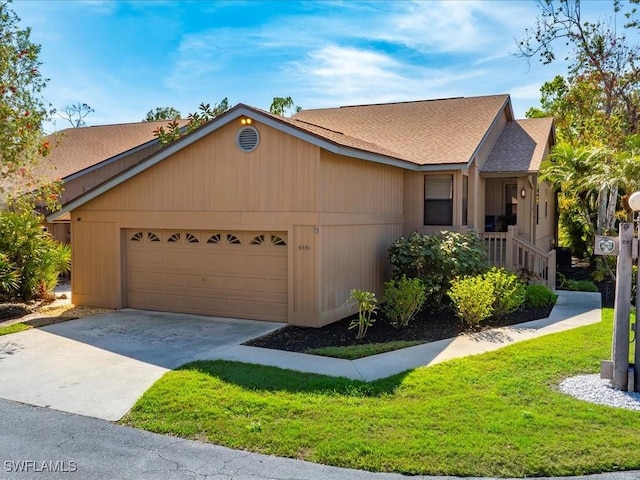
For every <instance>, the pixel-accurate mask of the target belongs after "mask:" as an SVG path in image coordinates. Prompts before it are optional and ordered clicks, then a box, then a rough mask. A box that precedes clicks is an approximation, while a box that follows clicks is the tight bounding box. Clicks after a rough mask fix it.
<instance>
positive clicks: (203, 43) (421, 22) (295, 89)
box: [12, 0, 612, 130]
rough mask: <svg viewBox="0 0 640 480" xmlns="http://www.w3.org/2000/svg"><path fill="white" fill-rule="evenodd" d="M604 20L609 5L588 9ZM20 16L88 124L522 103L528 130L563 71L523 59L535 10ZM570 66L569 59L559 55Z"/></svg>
mask: <svg viewBox="0 0 640 480" xmlns="http://www.w3.org/2000/svg"><path fill="white" fill-rule="evenodd" d="M583 5H584V7H583V8H584V10H585V13H586V14H587V15H588V16H587V18H589V16H590V17H591V18H593V19H595V18H596V17H597V16H599V15H602V14H609V12H611V11H612V8H611V2H610V1H598V2H596V1H592V2H584V4H583ZM12 8H13V10H14V11H15V12H16V13H17V14H18V15H19V16H20V17H21V19H22V22H21V25H22V26H30V27H31V28H32V40H33V41H35V42H37V43H39V44H41V45H42V52H41V57H40V58H41V61H42V62H43V66H42V71H43V73H44V75H45V76H46V77H47V78H49V79H50V81H49V84H48V86H47V88H46V91H45V96H46V99H47V100H48V101H49V102H50V103H51V104H53V106H54V107H57V108H61V107H64V106H65V105H69V104H73V103H77V102H84V103H87V104H89V105H90V106H91V107H93V108H94V110H95V112H94V113H92V114H91V115H90V116H89V117H87V124H89V125H98V124H105V123H123V122H135V121H140V120H142V119H143V118H144V116H145V114H146V112H147V111H149V110H150V109H152V108H155V107H158V106H173V107H175V108H177V109H178V110H180V111H181V112H182V114H183V115H184V116H186V114H188V113H189V112H193V111H195V110H197V107H198V105H199V104H200V103H201V102H205V103H212V104H213V103H217V102H219V101H220V99H222V98H224V97H228V98H229V101H230V103H231V104H232V105H235V104H237V103H240V102H241V103H246V104H249V105H253V106H256V107H260V108H264V109H268V108H269V105H270V104H271V100H272V98H273V97H274V96H291V97H293V99H294V101H295V103H296V104H297V105H299V106H301V107H303V108H319V107H333V106H340V105H353V104H362V103H380V102H392V101H406V100H418V99H430V98H445V97H452V96H474V95H488V94H497V93H510V94H511V95H512V99H513V104H514V110H515V113H516V116H518V117H522V116H524V112H525V111H526V109H527V108H529V107H530V106H533V105H537V103H538V99H539V88H540V85H542V83H543V82H545V81H547V80H551V79H552V78H553V76H554V75H556V74H558V73H560V74H563V73H564V72H565V70H566V66H565V65H564V64H563V63H562V62H558V63H556V64H553V65H547V66H544V65H542V64H541V63H540V62H538V61H537V60H535V61H532V62H531V64H530V65H528V64H527V62H525V61H524V60H522V59H518V58H516V57H515V56H513V53H514V52H515V50H516V46H515V39H520V38H522V37H523V36H524V31H525V28H526V27H532V26H534V23H535V17H536V15H537V12H538V10H537V7H536V5H535V3H534V2H533V1H526V0H519V1H507V0H500V1H471V0H467V1H461V2H456V1H420V2H412V1H409V0H405V1H392V2H383V1H373V2H359V1H346V0H345V1H333V2H331V1H320V2H312V1H301V2H296V1H293V0H291V1H275V0H273V1H265V2H259V1H251V0H250V1H217V2H210V1H192V2H188V1H151V0H149V1H134V2H128V1H99V0H91V1H89V0H87V1H80V0H76V1H56V0H50V1H32V0H18V1H16V3H14V4H12ZM559 58H562V55H559ZM67 126H68V125H65V121H64V120H61V119H58V120H57V123H56V125H55V126H53V127H52V126H49V127H48V128H47V129H48V130H53V129H54V128H59V129H61V128H66V127H67Z"/></svg>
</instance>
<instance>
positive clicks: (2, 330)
mask: <svg viewBox="0 0 640 480" xmlns="http://www.w3.org/2000/svg"><path fill="white" fill-rule="evenodd" d="M30 328H31V326H30V325H25V324H24V323H14V324H13V325H8V326H6V327H0V336H2V335H9V334H10V333H17V332H22V331H23V330H29V329H30Z"/></svg>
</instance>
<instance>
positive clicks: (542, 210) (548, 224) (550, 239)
mask: <svg viewBox="0 0 640 480" xmlns="http://www.w3.org/2000/svg"><path fill="white" fill-rule="evenodd" d="M538 191H539V204H538V223H537V225H536V236H535V241H534V244H535V246H536V247H538V248H540V249H542V250H545V251H548V250H551V249H552V248H553V247H554V245H555V235H556V225H555V223H556V216H555V212H556V203H555V201H556V196H555V194H554V193H553V190H552V189H551V187H549V185H548V184H547V183H545V182H540V183H538Z"/></svg>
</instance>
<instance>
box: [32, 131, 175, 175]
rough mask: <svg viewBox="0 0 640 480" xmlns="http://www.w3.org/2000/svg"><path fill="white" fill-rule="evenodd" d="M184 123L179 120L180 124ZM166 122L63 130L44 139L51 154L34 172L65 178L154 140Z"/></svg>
mask: <svg viewBox="0 0 640 480" xmlns="http://www.w3.org/2000/svg"><path fill="white" fill-rule="evenodd" d="M185 122H186V120H182V121H179V123H180V124H181V125H183V124H184V123H185ZM167 123H169V122H168V121H161V122H137V123H121V124H117V125H98V126H94V127H79V128H67V129H65V130H61V131H59V132H55V133H52V134H51V135H49V136H48V137H47V139H48V140H49V144H50V145H51V146H52V149H51V153H50V154H49V155H47V156H46V157H44V159H43V160H42V162H41V163H40V165H39V167H38V173H39V174H40V175H42V176H44V177H46V178H50V179H56V178H60V179H63V180H64V179H68V178H69V177H71V176H73V175H74V174H77V173H79V172H82V171H83V170H86V169H88V168H90V167H92V166H94V165H97V164H98V163H101V162H103V161H105V160H108V159H111V158H113V157H116V156H117V155H119V154H121V153H124V152H128V151H130V150H133V149H135V148H136V147H139V146H141V145H143V144H146V143H149V142H152V141H157V139H156V138H155V136H154V134H153V132H154V130H155V129H156V128H158V127H160V126H164V125H167Z"/></svg>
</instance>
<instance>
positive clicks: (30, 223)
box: [0, 211, 71, 300]
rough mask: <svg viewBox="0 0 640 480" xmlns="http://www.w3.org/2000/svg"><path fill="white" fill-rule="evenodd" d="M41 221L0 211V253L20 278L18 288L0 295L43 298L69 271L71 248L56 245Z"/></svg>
mask: <svg viewBox="0 0 640 480" xmlns="http://www.w3.org/2000/svg"><path fill="white" fill-rule="evenodd" d="M41 222H42V216H41V215H38V214H36V213H34V212H32V211H23V212H13V211H2V212H0V251H1V252H3V254H4V256H5V261H6V262H7V263H8V264H9V265H10V268H11V269H13V271H14V272H15V274H16V276H17V285H7V288H6V289H4V288H3V291H2V292H0V293H3V294H4V295H6V296H9V297H21V298H22V299H24V300H31V299H33V298H37V297H42V296H44V295H46V294H47V293H48V292H50V291H51V290H52V289H53V288H54V287H55V286H56V284H57V282H58V276H59V275H60V274H61V273H66V272H68V271H69V269H70V267H71V249H70V248H69V246H68V245H63V244H60V243H58V242H56V241H55V240H54V238H53V237H52V236H51V235H49V234H48V233H47V232H45V231H44V230H43V228H42V223H41ZM0 288H1V287H0Z"/></svg>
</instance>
